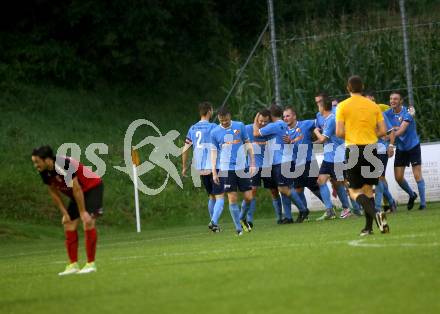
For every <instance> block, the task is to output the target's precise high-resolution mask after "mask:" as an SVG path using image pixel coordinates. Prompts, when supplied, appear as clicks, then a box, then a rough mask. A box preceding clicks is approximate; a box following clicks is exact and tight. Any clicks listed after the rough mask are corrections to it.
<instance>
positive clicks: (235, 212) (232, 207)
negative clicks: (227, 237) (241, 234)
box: [229, 204, 242, 231]
mask: <svg viewBox="0 0 440 314" xmlns="http://www.w3.org/2000/svg"><path fill="white" fill-rule="evenodd" d="M229 212H230V213H231V217H232V221H233V222H234V225H235V229H236V230H237V231H241V230H242V228H241V224H240V208H238V204H229Z"/></svg>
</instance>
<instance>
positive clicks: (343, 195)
mask: <svg viewBox="0 0 440 314" xmlns="http://www.w3.org/2000/svg"><path fill="white" fill-rule="evenodd" d="M336 192H337V193H338V197H339V200H340V201H341V203H342V208H349V207H350V204H349V203H348V196H347V190H346V189H345V186H343V185H342V184H338V185H337V187H336Z"/></svg>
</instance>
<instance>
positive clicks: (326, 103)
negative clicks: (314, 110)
mask: <svg viewBox="0 0 440 314" xmlns="http://www.w3.org/2000/svg"><path fill="white" fill-rule="evenodd" d="M315 97H321V98H322V107H323V108H324V110H325V111H332V108H333V105H332V101H331V99H330V97H329V96H328V94H327V93H326V92H322V91H321V92H317V93H316V94H315Z"/></svg>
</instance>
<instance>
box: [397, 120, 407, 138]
mask: <svg viewBox="0 0 440 314" xmlns="http://www.w3.org/2000/svg"><path fill="white" fill-rule="evenodd" d="M408 126H409V122H408V121H403V122H402V124H401V125H400V127H398V126H396V127H394V135H395V136H397V137H398V136H401V135H403V134H404V133H405V132H406V129H407V128H408Z"/></svg>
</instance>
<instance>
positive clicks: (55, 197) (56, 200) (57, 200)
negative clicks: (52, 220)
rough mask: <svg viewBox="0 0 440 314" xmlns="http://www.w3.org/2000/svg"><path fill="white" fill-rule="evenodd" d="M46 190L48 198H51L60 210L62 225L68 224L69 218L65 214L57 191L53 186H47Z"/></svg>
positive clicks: (64, 208)
mask: <svg viewBox="0 0 440 314" xmlns="http://www.w3.org/2000/svg"><path fill="white" fill-rule="evenodd" d="M48 190H49V195H50V197H51V198H52V200H53V202H54V203H55V205H56V206H57V207H58V208H59V209H60V211H61V214H62V215H63V218H62V221H61V222H62V224H65V223H68V222H70V216H69V214H68V212H67V209H66V207H65V206H64V202H63V200H62V199H61V195H60V192H58V190H57V189H56V188H55V187H53V186H49V187H48Z"/></svg>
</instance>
